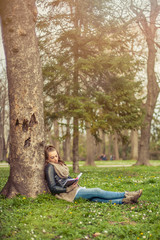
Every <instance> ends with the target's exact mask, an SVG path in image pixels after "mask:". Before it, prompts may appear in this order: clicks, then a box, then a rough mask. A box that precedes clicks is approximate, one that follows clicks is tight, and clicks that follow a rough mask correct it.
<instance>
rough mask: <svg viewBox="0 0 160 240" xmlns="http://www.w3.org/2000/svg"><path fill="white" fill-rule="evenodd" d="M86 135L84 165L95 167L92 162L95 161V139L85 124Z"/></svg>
mask: <svg viewBox="0 0 160 240" xmlns="http://www.w3.org/2000/svg"><path fill="white" fill-rule="evenodd" d="M86 134H87V143H86V147H87V158H86V163H85V165H89V166H95V163H94V160H95V156H96V153H95V138H94V137H93V135H92V134H91V131H90V124H89V123H87V122H86Z"/></svg>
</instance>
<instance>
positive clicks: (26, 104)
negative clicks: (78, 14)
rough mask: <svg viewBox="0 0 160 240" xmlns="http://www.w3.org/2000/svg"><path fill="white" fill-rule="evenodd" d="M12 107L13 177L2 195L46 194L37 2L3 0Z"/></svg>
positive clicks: (11, 165) (29, 0) (1, 4)
mask: <svg viewBox="0 0 160 240" xmlns="http://www.w3.org/2000/svg"><path fill="white" fill-rule="evenodd" d="M0 9H1V17H2V32H3V42H4V49H5V55H6V62H7V77H8V87H9V106H10V156H9V157H10V176H9V179H8V182H7V183H6V185H5V187H4V188H3V190H2V192H1V193H2V194H3V195H5V196H7V197H13V196H15V195H16V194H22V195H26V196H28V197H36V196H37V194H40V193H43V191H44V190H46V188H45V182H44V122H43V95H42V91H43V82H42V73H41V66H40V58H39V52H38V44H37V38H36V34H35V20H36V15H37V10H36V7H35V0H23V1H18V0H12V1H10V0H1V1H0Z"/></svg>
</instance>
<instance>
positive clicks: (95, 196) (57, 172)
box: [45, 145, 142, 204]
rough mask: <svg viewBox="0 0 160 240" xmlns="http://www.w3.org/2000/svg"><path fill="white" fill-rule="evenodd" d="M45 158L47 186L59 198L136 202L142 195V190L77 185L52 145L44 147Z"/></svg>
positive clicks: (70, 200) (71, 200)
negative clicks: (106, 189)
mask: <svg viewBox="0 0 160 240" xmlns="http://www.w3.org/2000/svg"><path fill="white" fill-rule="evenodd" d="M45 160H46V165H45V178H46V181H47V185H48V188H49V190H50V192H51V193H52V194H53V195H55V196H56V197H57V198H59V199H64V200H66V201H69V202H73V201H74V200H76V199H79V198H83V199H86V200H90V201H93V202H103V203H108V202H111V203H112V204H114V203H116V204H123V203H124V204H129V203H136V202H137V200H138V198H139V197H140V196H141V195H142V190H139V191H136V192H128V191H125V192H111V191H104V190H102V189H100V188H86V187H81V186H79V185H78V179H73V178H71V177H70V176H69V169H68V167H67V166H66V164H65V163H64V162H63V161H62V160H61V158H60V156H59V154H58V152H57V150H56V149H55V148H54V147H53V146H52V145H50V146H47V147H45ZM70 184H71V185H70Z"/></svg>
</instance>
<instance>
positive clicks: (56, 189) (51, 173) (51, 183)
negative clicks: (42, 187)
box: [45, 164, 67, 194]
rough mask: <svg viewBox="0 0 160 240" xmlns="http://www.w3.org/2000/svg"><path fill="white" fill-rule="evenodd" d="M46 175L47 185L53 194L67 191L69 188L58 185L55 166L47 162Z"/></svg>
mask: <svg viewBox="0 0 160 240" xmlns="http://www.w3.org/2000/svg"><path fill="white" fill-rule="evenodd" d="M45 177H46V181H47V185H48V187H49V190H50V191H51V193H52V194H56V193H64V192H67V188H64V187H61V186H58V185H56V181H55V170H54V166H53V165H51V164H47V166H46V167H45Z"/></svg>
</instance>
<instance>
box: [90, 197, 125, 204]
mask: <svg viewBox="0 0 160 240" xmlns="http://www.w3.org/2000/svg"><path fill="white" fill-rule="evenodd" d="M123 199H124V198H120V199H112V200H107V199H104V198H91V199H90V201H92V202H100V203H112V204H114V203H115V204H123Z"/></svg>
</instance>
